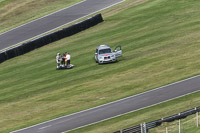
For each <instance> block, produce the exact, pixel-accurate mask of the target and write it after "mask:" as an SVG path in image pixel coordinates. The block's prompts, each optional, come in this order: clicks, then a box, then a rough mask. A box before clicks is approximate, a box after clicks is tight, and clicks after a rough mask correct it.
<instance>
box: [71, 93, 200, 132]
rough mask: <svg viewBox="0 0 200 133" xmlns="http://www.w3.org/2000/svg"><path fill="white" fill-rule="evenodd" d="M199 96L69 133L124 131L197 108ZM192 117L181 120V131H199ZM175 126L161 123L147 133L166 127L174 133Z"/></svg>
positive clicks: (163, 104) (167, 103)
mask: <svg viewBox="0 0 200 133" xmlns="http://www.w3.org/2000/svg"><path fill="white" fill-rule="evenodd" d="M199 95H200V92H198V93H195V94H191V95H187V96H184V97H181V98H178V99H175V100H172V101H168V102H165V103H162V104H159V105H155V106H152V107H149V108H146V109H142V110H139V111H135V112H132V113H128V114H126V115H122V116H120V117H116V118H113V119H110V120H106V121H104V122H100V123H97V124H94V125H90V126H87V127H84V128H80V129H77V130H73V131H70V132H69V133H94V132H95V133H112V132H115V131H118V130H120V129H125V128H128V127H132V126H135V125H138V124H141V123H143V122H150V121H154V120H157V119H161V118H164V117H167V116H170V115H173V114H176V113H180V112H183V111H185V110H188V109H192V108H194V107H197V106H199V100H200V98H199ZM194 117H195V115H192V116H189V117H187V119H184V120H182V130H183V131H189V130H190V129H191V128H193V130H192V131H198V130H199V128H197V127H196V124H195V119H194ZM177 124H178V121H174V122H172V123H163V124H162V125H161V126H159V127H157V128H154V129H151V130H149V133H165V129H166V127H168V130H169V133H175V132H177V129H178V126H177ZM190 132H191V131H190ZM190 132H189V133H190ZM187 133H188V132H187ZM191 133H198V132H191Z"/></svg>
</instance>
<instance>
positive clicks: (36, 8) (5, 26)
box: [0, 0, 82, 33]
mask: <svg viewBox="0 0 200 133" xmlns="http://www.w3.org/2000/svg"><path fill="white" fill-rule="evenodd" d="M80 1H82V0H0V20H1V21H0V27H1V28H0V33H2V32H5V31H7V30H9V29H12V28H15V27H17V26H20V25H22V24H24V23H27V22H29V21H32V20H35V19H37V18H40V17H42V16H45V15H47V14H50V13H53V12H55V11H57V10H60V9H63V8H65V7H68V6H71V5H73V4H75V3H78V2H80Z"/></svg>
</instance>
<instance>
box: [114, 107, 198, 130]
mask: <svg viewBox="0 0 200 133" xmlns="http://www.w3.org/2000/svg"><path fill="white" fill-rule="evenodd" d="M197 112H200V107H197V108H193V109H190V110H187V111H184V112H181V113H179V114H175V115H172V116H169V117H165V118H162V119H159V120H155V121H151V122H147V123H144V124H145V127H146V129H145V132H146V133H147V132H148V131H149V129H152V128H155V127H158V126H160V125H161V124H162V123H163V122H173V121H175V120H180V119H184V118H186V117H187V116H189V115H193V114H195V113H197ZM113 133H142V131H141V125H137V126H133V127H130V128H126V129H122V130H119V131H116V132H113Z"/></svg>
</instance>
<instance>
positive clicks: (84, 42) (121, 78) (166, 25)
mask: <svg viewBox="0 0 200 133" xmlns="http://www.w3.org/2000/svg"><path fill="white" fill-rule="evenodd" d="M199 6H200V2H199V1H196V0H191V1H187V0H180V1H167V0H149V1H142V0H135V1H133V0H126V1H125V2H124V3H122V4H120V5H117V6H115V7H112V8H110V9H107V10H106V11H104V12H102V13H103V16H104V19H105V22H104V23H101V24H99V25H97V26H95V27H93V28H91V29H89V30H87V31H83V32H81V33H78V34H76V35H74V36H71V37H69V38H65V39H62V40H60V41H57V42H55V43H52V44H50V45H48V46H44V47H42V48H40V49H37V50H34V51H32V52H30V53H27V54H25V55H23V56H19V57H16V58H13V59H10V60H8V61H6V62H3V63H1V64H0V81H1V82H0V112H1V113H0V118H1V119H0V125H1V127H0V131H1V132H3V133H4V132H5V133H6V132H9V131H12V130H16V129H20V128H24V127H27V126H30V125H33V124H37V123H39V122H43V121H46V120H50V119H52V118H56V117H59V116H63V115H67V114H71V113H74V112H77V111H81V110H84V109H88V108H91V107H95V106H98V105H101V104H105V103H108V102H111V101H114V100H117V99H120V98H124V97H127V96H131V95H134V94H138V93H141V92H144V91H147V90H150V89H153V88H157V87H159V86H163V85H166V84H169V83H173V82H176V81H179V80H181V79H185V78H188V77H192V76H195V75H198V74H200V69H199V68H200V61H199V57H200V45H199V44H200V39H199V38H200V34H199V31H200V25H199V18H200V9H199ZM105 43H107V44H109V45H110V46H111V47H112V48H114V47H115V46H116V45H121V46H122V49H123V57H122V58H120V59H119V62H118V63H113V64H107V65H97V64H96V63H95V61H94V59H93V58H94V52H95V49H96V47H97V45H99V44H105ZM66 51H68V52H70V53H71V56H72V60H71V61H72V64H75V65H76V67H75V68H74V69H71V70H69V71H68V70H66V71H56V70H55V68H56V62H55V56H56V53H57V52H60V53H63V52H66ZM197 95H199V93H197ZM191 100H193V98H191ZM197 103H198V104H199V102H197ZM182 106H183V107H184V106H185V105H182ZM140 113H141V112H140ZM162 116H163V115H162ZM158 117H159V116H158ZM136 120H137V121H139V120H141V121H144V119H142V118H141V119H140V118H138V119H136ZM125 125H127V124H126V123H125ZM127 126H129V125H127Z"/></svg>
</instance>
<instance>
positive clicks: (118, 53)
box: [114, 46, 122, 58]
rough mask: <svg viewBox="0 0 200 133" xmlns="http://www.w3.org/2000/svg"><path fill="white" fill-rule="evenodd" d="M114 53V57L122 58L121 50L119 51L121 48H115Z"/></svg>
mask: <svg viewBox="0 0 200 133" xmlns="http://www.w3.org/2000/svg"><path fill="white" fill-rule="evenodd" d="M114 53H115V57H116V58H118V57H121V56H122V49H121V46H117V47H116V48H115V50H114Z"/></svg>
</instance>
